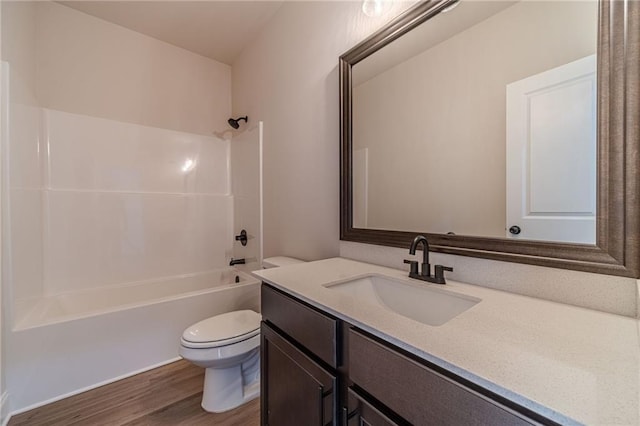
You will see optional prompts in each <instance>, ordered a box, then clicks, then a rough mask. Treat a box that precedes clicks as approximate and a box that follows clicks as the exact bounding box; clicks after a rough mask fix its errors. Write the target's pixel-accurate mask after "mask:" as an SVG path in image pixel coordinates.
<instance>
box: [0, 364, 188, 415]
mask: <svg viewBox="0 0 640 426" xmlns="http://www.w3.org/2000/svg"><path fill="white" fill-rule="evenodd" d="M181 359H182V357H179V356H178V357H175V358H171V359H168V360H165V361H162V362H159V363H157V364H153V365H150V366H148V367H144V368H141V369H139V370H135V371H132V372H130V373H126V374H123V375H120V376H117V377H113V378H111V379H107V380H104V381H102V382H99V383H95V384H93V385H90V386H86V387H84V388H80V389H76V390H74V391H72V392H69V393H65V394H63V395H58V396H56V397H54V398H51V399H47V400H46V401H42V402H38V403H36V404H32V405H29V406H27V407H24V408H21V409H19V410H16V411H15V412H12V413H10V415H9V418H10V417H11V416H15V415H18V414H22V413H26V412H27V411H31V410H33V409H36V408H39V407H42V406H45V405H47V404H51V403H53V402H56V401H60V400H62V399H65V398H69V397H71V396H74V395H78V394H80V393H83V392H87V391H90V390H92V389H96V388H99V387H101V386H104V385H108V384H110V383H113V382H117V381H118V380H122V379H126V378H127V377H131V376H135V375H136V374H140V373H144V372H145V371H149V370H153V369H154V368H158V367H162V366H163V365H167V364H171V363H172V362H176V361H180V360H181ZM7 422H8V419H7ZM5 425H6V424H5V423H2V426H5Z"/></svg>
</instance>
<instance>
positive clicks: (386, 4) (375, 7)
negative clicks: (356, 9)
mask: <svg viewBox="0 0 640 426" xmlns="http://www.w3.org/2000/svg"><path fill="white" fill-rule="evenodd" d="M390 8H391V0H364V1H363V2H362V12H363V13H364V14H365V15H367V16H369V17H371V18H377V17H378V16H382V15H383V14H384V13H386V12H388V11H389V9H390Z"/></svg>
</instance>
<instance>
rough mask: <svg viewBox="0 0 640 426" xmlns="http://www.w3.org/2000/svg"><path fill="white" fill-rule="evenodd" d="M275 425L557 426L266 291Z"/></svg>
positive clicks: (267, 403) (265, 352)
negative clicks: (532, 425)
mask: <svg viewBox="0 0 640 426" xmlns="http://www.w3.org/2000/svg"><path fill="white" fill-rule="evenodd" d="M262 318H263V323H262V348H261V354H262V359H261V362H262V364H261V366H262V377H261V378H262V383H261V386H262V396H261V398H262V400H261V403H262V406H261V419H262V424H263V425H269V426H300V425H305V426H307V425H308V426H312V425H314V426H315V425H320V426H325V425H343V426H363V425H371V426H391V425H420V426H422V425H438V426H440V425H455V426H458V425H514V426H519V425H530V424H555V423H553V422H551V421H549V420H547V419H544V418H541V417H540V416H538V415H536V414H534V413H532V412H530V411H528V410H527V409H525V408H523V407H520V406H517V405H516V404H513V403H511V402H510V401H504V400H501V399H500V398H499V397H497V396H495V395H493V394H491V393H490V392H489V391H486V390H485V389H482V388H479V387H477V386H476V385H472V384H465V383H463V380H462V379H458V378H457V377H456V376H454V375H453V374H451V373H448V372H447V371H443V370H442V369H440V368H439V367H435V366H431V365H430V364H429V363H428V362H426V361H423V360H421V359H417V358H416V357H414V356H412V355H410V354H407V353H404V352H403V351H402V350H401V349H398V348H396V347H394V346H392V345H390V344H389V343H387V342H385V341H381V340H380V339H378V338H375V337H373V336H370V335H369V334H367V333H366V332H364V331H361V330H359V329H357V328H355V327H353V326H351V325H350V324H348V323H346V322H344V321H341V320H339V319H337V318H334V317H333V316H331V315H329V314H327V313H325V312H323V311H321V310H319V309H316V308H314V307H311V306H309V305H307V304H306V303H304V302H302V301H300V300H298V299H296V298H294V297H292V296H290V295H288V294H285V293H284V292H282V291H280V290H277V289H275V288H273V287H271V286H269V285H267V284H263V285H262Z"/></svg>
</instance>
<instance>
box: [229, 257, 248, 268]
mask: <svg viewBox="0 0 640 426" xmlns="http://www.w3.org/2000/svg"><path fill="white" fill-rule="evenodd" d="M244 264H245V260H244V259H234V258H231V262H229V266H233V265H244Z"/></svg>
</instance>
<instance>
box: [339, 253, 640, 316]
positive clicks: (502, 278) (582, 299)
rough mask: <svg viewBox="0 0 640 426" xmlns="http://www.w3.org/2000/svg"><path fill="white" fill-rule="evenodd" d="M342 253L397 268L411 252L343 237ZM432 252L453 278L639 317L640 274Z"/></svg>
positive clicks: (349, 257)
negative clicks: (635, 276)
mask: <svg viewBox="0 0 640 426" xmlns="http://www.w3.org/2000/svg"><path fill="white" fill-rule="evenodd" d="M408 245H409V243H408V242H407V247H408ZM420 255H421V254H420V253H418V256H417V257H416V259H417V258H418V257H419V256H420ZM340 257H343V258H347V259H352V260H357V261H361V262H366V263H371V264H375V265H379V266H386V267H390V268H394V269H406V265H404V264H403V262H402V261H403V259H410V258H412V256H410V255H409V252H408V249H406V250H404V249H400V248H395V247H386V246H377V245H372V244H363V243H354V242H350V241H340ZM430 257H431V263H432V264H436V263H442V264H444V265H447V266H452V267H453V268H454V271H453V272H450V273H448V275H447V276H448V277H450V278H451V279H452V280H456V281H459V282H463V283H467V284H472V285H478V286H482V287H487V288H492V289H495V290H500V291H505V292H509V293H514V294H520V295H523V296H530V297H535V298H538V299H544V300H549V301H552V302H558V303H564V304H568V305H573V306H579V307H583V308H587V309H594V310H597V311H602V312H608V313H611V314H616V315H622V316H626V317H631V318H640V309H639V307H640V280H636V279H633V278H625V277H617V276H611V275H601V274H593V273H589V272H580V271H571V270H567V269H557V268H548V267H543V266H535V265H525V264H520V263H511V262H501V261H496V260H487V259H480V258H475V257H465V256H456V255H450V254H443V253H431V254H430Z"/></svg>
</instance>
